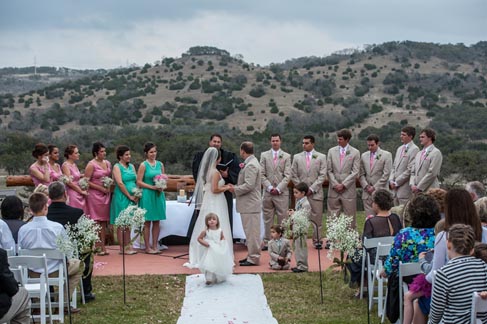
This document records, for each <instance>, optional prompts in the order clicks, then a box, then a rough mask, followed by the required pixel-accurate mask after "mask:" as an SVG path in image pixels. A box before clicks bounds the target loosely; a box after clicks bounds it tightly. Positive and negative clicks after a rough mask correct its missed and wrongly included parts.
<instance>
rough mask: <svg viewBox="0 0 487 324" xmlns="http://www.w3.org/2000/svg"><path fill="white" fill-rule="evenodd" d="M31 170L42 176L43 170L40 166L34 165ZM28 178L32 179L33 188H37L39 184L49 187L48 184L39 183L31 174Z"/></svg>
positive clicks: (44, 182)
mask: <svg viewBox="0 0 487 324" xmlns="http://www.w3.org/2000/svg"><path fill="white" fill-rule="evenodd" d="M31 168H33V169H36V170H37V171H39V172H40V173H42V174H44V170H43V169H42V168H41V167H40V166H38V165H37V164H34V165H33V166H32V167H31ZM30 177H31V178H32V182H34V188H35V187H37V186H38V185H40V184H43V185H46V186H49V184H50V182H46V181H41V180H39V179H37V178H36V177H34V176H33V175H32V174H31V175H30Z"/></svg>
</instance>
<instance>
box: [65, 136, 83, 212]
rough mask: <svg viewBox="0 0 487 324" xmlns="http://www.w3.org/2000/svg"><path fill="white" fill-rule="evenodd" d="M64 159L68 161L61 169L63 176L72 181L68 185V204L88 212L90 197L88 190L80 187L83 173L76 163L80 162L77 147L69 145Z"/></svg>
mask: <svg viewBox="0 0 487 324" xmlns="http://www.w3.org/2000/svg"><path fill="white" fill-rule="evenodd" d="M64 157H65V158H66V161H65V162H64V163H63V166H62V167H61V169H62V170H63V174H64V175H65V176H67V177H71V179H72V180H71V181H70V182H68V183H67V184H66V186H67V187H66V192H67V194H68V201H67V204H68V205H69V206H71V207H76V208H81V209H83V211H85V212H86V203H85V198H86V196H87V195H88V190H83V189H81V188H80V186H79V179H80V178H81V173H80V172H79V169H78V166H77V165H76V161H78V160H79V150H78V147H77V146H76V145H73V144H71V145H68V147H66V149H65V150H64Z"/></svg>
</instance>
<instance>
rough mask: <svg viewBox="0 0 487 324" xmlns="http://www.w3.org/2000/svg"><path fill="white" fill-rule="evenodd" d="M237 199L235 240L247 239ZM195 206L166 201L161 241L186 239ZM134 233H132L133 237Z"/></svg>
mask: <svg viewBox="0 0 487 324" xmlns="http://www.w3.org/2000/svg"><path fill="white" fill-rule="evenodd" d="M235 205H236V203H235V199H234V200H233V238H235V239H245V233H244V230H243V226H242V219H241V218H240V213H238V212H237V210H236V208H235ZM193 211H194V204H191V205H189V206H188V204H187V203H180V202H177V201H176V200H168V201H166V219H165V220H162V221H161V222H160V228H161V230H160V232H159V240H160V239H161V238H164V237H167V236H170V235H175V236H182V237H185V236H186V234H187V233H188V228H189V223H190V222H191V217H192V216H193ZM260 229H261V237H263V235H264V220H263V219H262V217H261V218H260ZM133 236H134V233H133V231H132V237H133ZM141 245H143V243H142V244H140V240H139V239H137V240H136V241H135V242H134V247H135V248H139V247H140V246H141Z"/></svg>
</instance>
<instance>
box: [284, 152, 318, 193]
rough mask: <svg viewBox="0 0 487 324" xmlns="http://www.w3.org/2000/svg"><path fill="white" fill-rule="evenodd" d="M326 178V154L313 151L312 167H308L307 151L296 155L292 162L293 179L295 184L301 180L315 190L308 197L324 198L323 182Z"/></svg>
mask: <svg viewBox="0 0 487 324" xmlns="http://www.w3.org/2000/svg"><path fill="white" fill-rule="evenodd" d="M325 179H326V155H325V154H322V153H320V152H317V151H314V150H313V152H312V157H311V161H310V168H309V170H308V168H307V167H306V155H305V152H301V153H298V154H295V155H294V158H293V163H292V172H291V180H292V182H293V183H294V185H297V184H298V183H300V182H304V183H306V184H307V185H308V186H309V188H310V189H311V190H312V191H313V195H312V196H310V197H308V199H313V200H323V198H324V196H323V182H324V181H325Z"/></svg>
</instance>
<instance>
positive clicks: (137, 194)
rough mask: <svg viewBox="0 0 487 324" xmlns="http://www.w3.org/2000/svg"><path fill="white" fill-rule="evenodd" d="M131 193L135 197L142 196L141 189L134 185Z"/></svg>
mask: <svg viewBox="0 0 487 324" xmlns="http://www.w3.org/2000/svg"><path fill="white" fill-rule="evenodd" d="M132 194H133V195H134V197H135V198H139V199H140V198H142V189H140V188H138V187H135V188H134V189H133V190H132Z"/></svg>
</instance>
